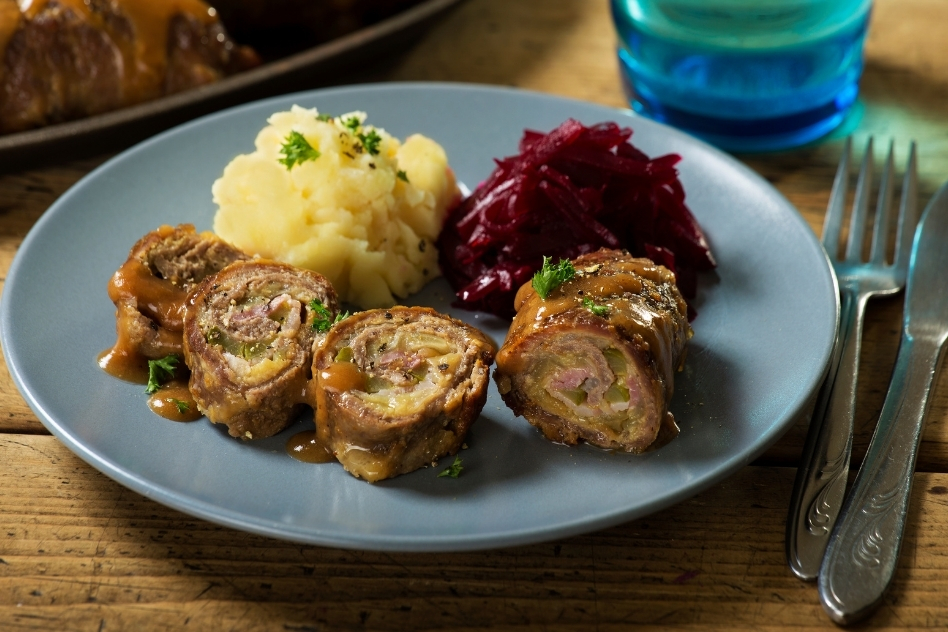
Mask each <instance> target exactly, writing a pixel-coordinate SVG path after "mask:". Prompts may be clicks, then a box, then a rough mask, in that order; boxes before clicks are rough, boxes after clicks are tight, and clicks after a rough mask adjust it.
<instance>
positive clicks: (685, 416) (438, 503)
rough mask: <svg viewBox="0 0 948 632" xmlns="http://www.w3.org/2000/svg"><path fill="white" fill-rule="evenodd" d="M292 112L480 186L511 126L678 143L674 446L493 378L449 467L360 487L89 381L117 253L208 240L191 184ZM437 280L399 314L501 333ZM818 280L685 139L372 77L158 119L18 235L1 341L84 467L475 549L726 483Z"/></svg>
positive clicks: (375, 535)
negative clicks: (684, 218) (700, 266)
mask: <svg viewBox="0 0 948 632" xmlns="http://www.w3.org/2000/svg"><path fill="white" fill-rule="evenodd" d="M293 104H300V105H303V106H307V107H313V106H315V107H318V108H319V109H320V110H321V111H325V112H332V113H342V112H348V111H352V110H356V109H358V110H364V111H367V112H368V113H369V121H370V122H371V123H373V124H375V125H377V126H380V127H384V128H385V129H386V130H388V131H389V132H390V133H392V134H394V135H396V136H399V137H404V136H407V135H408V134H411V133H415V132H419V133H422V134H425V135H427V136H429V137H431V138H433V139H435V140H437V141H438V142H439V143H441V144H442V145H443V146H444V148H445V149H446V150H447V153H448V156H449V158H450V162H451V165H452V167H453V168H454V169H455V171H456V173H457V175H458V178H459V180H461V181H463V182H465V183H467V184H468V185H476V184H477V183H478V182H481V181H482V180H483V179H484V178H485V177H486V176H487V175H488V174H489V173H490V171H491V170H492V167H493V161H492V159H493V158H495V157H501V156H506V155H510V154H513V153H516V149H517V143H518V140H519V139H520V136H521V134H522V132H523V130H524V128H532V129H538V130H543V131H547V130H550V129H552V128H554V127H555V126H557V125H559V124H560V123H561V122H563V121H564V120H565V119H567V118H569V117H573V118H576V119H578V120H580V121H581V122H583V123H585V124H587V125H588V124H593V123H598V122H601V121H607V120H612V121H618V122H619V123H620V124H621V125H624V126H629V127H631V128H633V130H634V134H633V137H632V141H633V143H634V144H635V145H636V146H637V147H639V148H640V149H642V150H643V151H645V152H646V153H647V154H649V155H652V156H657V155H662V154H666V153H672V152H674V153H678V154H680V155H681V156H682V161H681V163H680V165H679V166H680V173H681V181H682V183H683V184H684V187H685V191H686V193H687V203H688V205H689V206H690V208H691V210H692V211H693V213H694V214H695V216H696V217H697V219H698V221H699V222H700V223H701V225H702V226H703V227H704V229H705V231H706V233H707V236H708V238H709V241H710V243H711V246H712V248H713V251H714V254H715V256H716V257H717V261H718V264H719V266H718V268H717V270H716V271H715V272H714V273H711V274H707V275H705V276H704V277H703V278H702V279H701V284H700V290H699V295H698V297H697V300H696V303H695V305H696V307H697V310H698V314H699V315H698V318H697V319H696V320H695V321H694V323H693V325H694V330H695V335H694V338H692V340H691V342H690V349H689V352H688V359H687V363H686V365H685V369H684V371H683V372H681V373H679V374H678V376H677V378H676V384H675V396H674V400H673V401H672V406H671V410H672V412H673V413H674V415H675V417H676V419H677V420H678V424H679V426H680V427H681V434H680V436H678V438H676V439H675V440H674V441H672V442H671V443H669V444H668V445H665V446H664V447H662V448H660V449H658V450H655V451H652V452H648V453H646V454H642V455H627V454H615V453H608V452H605V451H601V450H598V449H595V448H590V447H582V446H580V447H572V448H570V447H565V446H562V445H556V444H553V443H551V442H549V441H547V440H546V439H544V438H543V437H542V436H541V435H540V434H539V432H537V431H536V430H534V429H533V427H532V426H530V425H529V424H528V423H527V422H526V421H524V420H523V419H520V418H515V417H514V416H513V414H512V413H511V412H510V411H509V410H508V409H507V408H506V406H505V405H504V403H503V402H502V401H501V399H500V397H499V396H498V394H497V391H496V389H495V388H494V387H492V388H491V391H490V396H489V399H488V401H487V405H486V407H485V408H484V410H483V412H482V414H481V417H480V419H478V421H477V422H476V423H475V424H474V426H473V428H472V430H471V432H470V434H469V435H468V439H467V444H468V446H469V447H468V449H466V450H463V451H461V453H460V456H461V458H462V462H463V467H464V470H463V473H462V474H461V476H460V477H458V478H457V479H452V478H439V477H438V476H437V475H438V473H439V471H440V470H442V469H444V468H445V467H446V466H447V465H448V464H449V460H448V459H445V460H443V461H442V463H441V464H440V465H439V467H438V468H426V469H421V470H418V471H416V472H413V473H411V474H407V475H404V476H400V477H397V478H395V479H392V480H388V481H383V482H380V483H377V484H374V485H372V484H368V483H365V482H363V481H360V480H357V479H355V478H353V477H351V476H349V475H348V474H347V473H346V472H345V471H343V469H342V467H341V466H339V465H338V464H336V463H331V464H320V465H312V464H305V463H301V462H298V461H296V460H294V459H292V458H290V457H289V456H288V455H287V454H286V452H285V450H284V444H285V442H286V440H287V439H288V438H289V437H291V436H292V435H293V434H295V433H296V432H298V431H300V430H303V429H306V428H311V427H312V421H311V420H310V419H302V420H300V421H299V422H297V423H295V424H294V425H293V426H292V427H291V428H289V429H288V430H286V431H284V432H283V433H281V434H280V435H278V436H277V437H273V438H271V439H266V440H262V441H255V442H243V441H238V440H235V439H232V438H230V437H228V436H227V435H226V433H225V432H224V431H223V430H222V429H221V428H220V427H217V426H214V425H212V424H210V423H208V422H207V421H206V420H203V419H202V420H199V421H197V422H194V423H174V422H170V421H166V420H164V419H162V418H160V417H157V416H155V415H154V414H153V413H151V412H150V411H149V410H148V408H147V407H146V405H145V402H146V395H145V394H144V393H143V387H142V386H141V385H135V384H129V383H126V382H122V381H119V380H116V379H114V378H112V377H110V376H108V375H106V374H105V373H104V372H103V371H102V370H100V369H99V368H98V366H97V365H96V356H97V355H98V353H99V352H100V351H102V350H104V349H106V348H108V347H109V346H111V344H112V343H113V342H114V337H115V325H114V309H113V306H112V304H111V302H110V301H109V299H108V296H107V295H106V284H107V282H108V280H109V277H110V276H111V275H112V273H113V272H114V271H115V270H116V269H117V268H118V266H119V265H121V263H122V262H123V261H124V260H125V258H126V256H127V253H128V249H129V248H130V247H131V245H132V244H133V243H134V242H135V241H136V240H137V239H138V238H139V237H141V236H142V235H144V234H145V233H147V232H148V231H150V230H153V229H155V228H156V227H157V226H159V225H160V224H176V223H181V222H190V223H193V224H195V225H196V226H197V227H198V229H201V230H203V229H209V228H210V227H211V224H212V219H213V215H214V211H215V207H214V204H213V203H212V201H211V184H212V183H213V182H214V180H215V179H216V178H217V177H219V176H220V174H221V172H222V170H223V168H224V166H225V165H226V164H227V163H228V162H229V161H230V160H231V158H233V157H234V156H235V155H237V154H238V153H242V152H249V151H252V150H253V141H254V137H255V136H256V134H257V132H258V131H259V130H260V129H261V128H262V127H263V126H264V125H265V123H266V119H267V117H268V116H269V115H270V114H271V113H273V112H276V111H280V110H285V109H288V108H289V107H290V106H291V105H293ZM451 300H452V295H451V292H450V290H449V288H448V286H447V284H446V283H445V282H444V281H442V280H438V281H435V282H433V283H431V284H430V285H429V286H428V287H427V288H425V289H424V290H423V291H422V292H421V293H420V294H418V295H416V296H413V297H411V298H410V299H409V300H408V301H407V302H408V303H409V304H419V305H430V306H432V307H434V308H436V309H439V310H441V311H444V312H447V313H450V314H452V315H454V316H456V317H459V318H461V319H463V320H466V321H468V322H470V323H472V324H474V325H475V326H478V327H480V328H481V329H483V330H484V331H486V332H487V333H488V334H490V335H491V336H493V337H494V338H495V339H496V340H497V341H502V340H503V338H504V335H505V333H506V326H507V323H506V322H504V321H501V320H498V319H496V318H493V317H490V316H487V315H485V314H477V313H470V312H465V311H463V310H459V309H455V308H452V307H451V306H450V303H451ZM837 312H838V300H837V295H836V282H835V278H834V276H833V273H832V270H831V268H830V266H829V264H828V262H827V259H826V256H825V255H824V252H823V249H822V248H821V246H820V244H819V242H818V241H817V239H816V238H815V236H814V235H813V233H812V232H811V230H810V229H809V227H808V226H807V225H806V223H805V222H804V221H803V219H802V218H801V217H800V215H799V214H798V212H797V211H796V210H795V209H794V208H793V206H791V205H790V204H789V203H788V202H787V200H786V199H785V198H783V197H782V196H781V195H780V194H779V193H778V192H777V191H776V190H774V189H773V188H772V187H771V186H770V185H768V184H767V182H765V181H764V180H763V179H762V178H760V177H759V176H757V175H756V174H755V173H753V172H752V171H751V170H749V169H747V168H746V167H745V166H743V165H742V164H741V163H739V162H738V161H736V160H734V159H733V158H731V157H730V156H728V155H726V154H724V153H721V152H720V151H718V150H716V149H714V148H712V147H710V146H708V145H706V144H704V143H701V142H699V141H697V140H695V139H693V138H691V137H689V136H687V135H685V134H682V133H680V132H677V131H675V130H672V129H670V128H667V127H664V126H662V125H659V124H656V123H654V122H651V121H648V120H645V119H641V118H638V117H635V116H633V115H631V114H630V113H629V112H627V111H620V110H615V109H611V108H606V107H602V106H598V105H593V104H589V103H582V102H577V101H571V100H567V99H562V98H557V97H551V96H547V95H541V94H535V93H529V92H523V91H518V90H512V89H503V88H488V87H479V86H469V85H453V84H382V85H366V86H357V87H347V88H339V89H329V90H320V91H314V92H305V93H299V94H294V95H289V96H284V97H279V98H275V99H270V100H267V101H261V102H257V103H252V104H249V105H244V106H240V107H237V108H234V109H231V110H227V111H223V112H219V113H217V114H213V115H210V116H207V117H205V118H202V119H198V120H196V121H193V122H191V123H188V124H185V125H183V126H181V127H177V128H175V129H172V130H170V131H168V132H165V133H163V134H161V135H159V136H157V137H154V138H152V139H150V140H148V141H146V142H143V143H141V144H139V145H137V146H135V147H133V148H132V149H130V150H128V151H126V152H124V153H122V154H121V155H119V156H117V157H115V158H114V159H112V160H110V161H109V162H107V163H105V164H104V165H102V166H101V167H99V168H98V169H96V170H95V171H93V172H92V173H90V174H89V175H88V176H87V177H85V178H84V179H83V180H82V181H81V182H79V183H78V184H76V185H75V186H74V187H73V188H72V189H70V190H69V191H68V192H67V193H66V194H65V195H63V196H62V197H61V198H60V199H59V200H57V201H56V203H55V204H53V206H52V207H50V209H49V210H48V211H47V212H46V214H45V215H44V216H43V217H42V218H41V219H40V220H39V221H38V222H37V223H36V225H35V226H34V227H33V229H32V230H31V231H30V233H29V235H28V236H27V238H26V240H25V241H24V242H23V245H22V246H21V248H20V250H19V252H18V253H17V255H16V258H15V260H14V262H13V265H12V266H11V268H10V272H9V275H8V277H7V280H6V287H5V291H4V294H3V300H2V303H0V343H2V344H3V349H4V353H5V356H6V360H7V364H8V366H9V369H10V372H11V374H12V375H13V379H14V380H15V381H16V384H17V386H18V387H19V388H20V390H21V392H22V393H23V396H24V397H25V398H26V401H27V402H28V403H29V405H30V406H31V407H32V409H33V410H34V411H35V412H36V414H37V416H38V417H39V418H40V420H41V421H42V422H43V423H44V424H45V425H46V427H47V428H49V430H50V431H51V432H52V433H53V434H54V435H56V436H57V437H58V438H59V439H60V440H61V441H62V442H63V443H64V444H65V445H66V446H68V447H69V448H70V449H71V450H73V451H74V452H75V453H76V454H78V455H79V456H80V457H82V458H83V459H85V460H86V461H87V462H88V463H90V464H91V465H92V466H93V467H95V468H97V469H99V470H100V471H102V472H103V473H105V474H106V475H108V476H110V477H111V478H113V479H115V480H116V481H118V482H119V483H121V484H123V485H125V486H127V487H129V488H130V489H133V490H135V491H136V492H139V493H140V494H143V495H144V496H147V497H149V498H152V499H154V500H156V501H158V502H160V503H164V504H166V505H169V506H171V507H174V508H177V509H179V510H181V511H183V512H185V513H188V514H191V515H194V516H198V517H201V518H205V519H207V520H211V521H213V522H216V523H220V524H223V525H227V526H230V527H233V528H236V529H243V530H246V531H250V532H254V533H260V534H265V535H269V536H273V537H276V538H283V539H287V540H293V541H299V542H306V543H313V544H322V545H327V546H339V547H348V548H358V549H377V550H401V551H444V550H465V549H481V548H489V547H500V546H508V545H514V544H524V543H530V542H538V541H543V540H548V539H552V538H561V537H565V536H569V535H572V534H577V533H581V532H586V531H590V530H594V529H599V528H603V527H607V526H610V525H614V524H617V523H620V522H623V521H626V520H630V519H633V518H637V517H640V516H644V515H646V514H649V513H651V512H654V511H657V510H659V509H662V508H664V507H667V506H669V505H671V504H673V503H676V502H679V501H681V500H684V499H685V498H688V497H689V496H692V495H693V494H695V493H697V492H699V491H700V490H702V489H704V488H706V487H708V486H709V485H712V484H713V483H715V482H717V481H719V480H721V479H723V478H724V477H726V476H728V475H729V474H732V473H734V472H735V471H737V470H738V469H740V468H741V467H743V466H744V465H746V464H747V463H748V462H750V461H751V460H752V459H754V458H755V457H756V456H758V455H759V454H760V453H761V452H763V451H764V450H765V449H766V448H767V447H768V446H770V445H771V444H772V443H773V442H774V441H776V440H777V439H778V438H779V437H780V436H781V435H782V434H783V433H784V432H785V431H786V430H787V429H788V428H789V427H790V425H792V424H793V423H794V421H796V420H797V419H799V418H800V416H801V415H804V414H806V413H807V412H808V405H810V404H811V402H812V397H813V394H814V392H815V390H816V388H817V386H818V383H819V381H820V378H821V376H822V374H823V372H824V368H825V367H826V365H827V363H828V361H829V356H830V351H831V347H832V344H833V339H834V336H835V331H836V320H837Z"/></svg>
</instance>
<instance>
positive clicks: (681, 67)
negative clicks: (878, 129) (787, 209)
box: [610, 0, 872, 151]
mask: <svg viewBox="0 0 948 632" xmlns="http://www.w3.org/2000/svg"><path fill="white" fill-rule="evenodd" d="M610 1H611V4H612V14H613V19H614V20H615V25H616V30H617V33H618V36H619V66H620V69H621V74H622V79H623V83H624V87H625V90H626V93H627V94H628V96H629V100H630V102H631V104H632V107H633V109H634V110H636V111H637V112H639V113H641V114H643V115H645V116H648V117H649V118H653V119H655V120H658V121H661V122H663V123H668V124H669V125H672V126H674V127H678V128H680V129H683V130H685V131H688V132H690V133H692V134H694V135H695V136H698V137H700V138H703V139H705V140H707V141H708V142H711V143H713V144H715V145H717V146H719V147H722V148H724V149H729V150H733V151H767V150H775V149H785V148H788V147H794V146H797V145H802V144H804V143H808V142H810V141H812V140H815V139H817V138H819V137H821V136H823V135H825V134H827V133H829V132H830V131H832V130H833V129H834V128H835V127H836V126H838V125H839V124H840V123H841V122H842V121H843V119H844V118H845V116H846V113H847V112H848V111H849V109H850V107H851V106H852V105H853V103H854V102H855V101H856V95H857V94H858V90H859V76H860V75H861V74H862V66H863V61H862V60H863V44H864V42H865V38H866V31H867V29H868V26H869V15H870V10H871V6H872V0H610Z"/></svg>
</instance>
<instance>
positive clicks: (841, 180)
mask: <svg viewBox="0 0 948 632" xmlns="http://www.w3.org/2000/svg"><path fill="white" fill-rule="evenodd" d="M852 145H853V142H852V137H847V138H846V144H845V145H843V153H842V155H841V156H840V158H839V167H837V169H836V178H835V179H834V180H833V191H832V193H830V201H829V204H828V205H827V207H826V216H825V217H824V218H823V248H825V249H826V252H827V253H828V254H829V256H830V259H833V260H834V261H835V260H836V258H837V257H838V256H839V233H840V229H841V228H842V226H843V209H844V208H845V207H846V190H847V189H848V188H849V156H850V153H851V150H852Z"/></svg>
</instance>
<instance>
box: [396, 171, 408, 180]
mask: <svg viewBox="0 0 948 632" xmlns="http://www.w3.org/2000/svg"><path fill="white" fill-rule="evenodd" d="M395 176H396V177H397V178H398V179H399V180H404V181H405V182H408V174H407V173H405V172H404V171H402V170H401V169H399V170H398V171H396V172H395Z"/></svg>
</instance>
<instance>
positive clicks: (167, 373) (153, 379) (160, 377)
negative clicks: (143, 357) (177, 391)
mask: <svg viewBox="0 0 948 632" xmlns="http://www.w3.org/2000/svg"><path fill="white" fill-rule="evenodd" d="M177 364H178V356H176V355H168V356H165V357H163V358H161V359H160V360H149V361H148V385H147V386H146V387H145V392H146V393H155V392H157V391H158V389H159V388H161V385H162V384H164V383H165V382H167V381H168V380H170V379H171V378H173V377H174V370H175V366H176V365H177Z"/></svg>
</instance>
